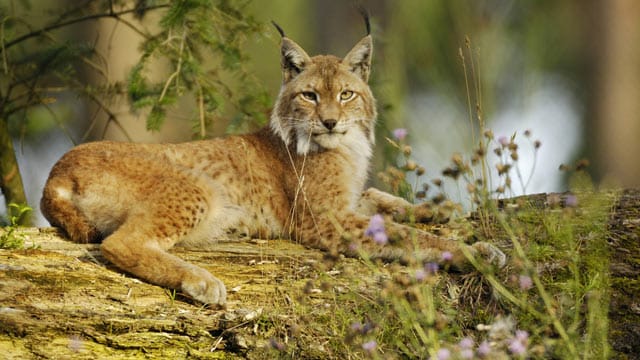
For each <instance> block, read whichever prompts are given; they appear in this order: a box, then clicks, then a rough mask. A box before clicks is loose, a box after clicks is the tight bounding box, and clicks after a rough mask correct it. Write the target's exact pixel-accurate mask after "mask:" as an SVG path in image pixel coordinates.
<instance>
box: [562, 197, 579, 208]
mask: <svg viewBox="0 0 640 360" xmlns="http://www.w3.org/2000/svg"><path fill="white" fill-rule="evenodd" d="M564 204H565V206H567V207H576V206H578V198H577V197H576V196H575V195H567V197H566V198H565V199H564Z"/></svg>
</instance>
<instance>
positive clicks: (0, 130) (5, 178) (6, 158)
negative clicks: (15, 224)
mask: <svg viewBox="0 0 640 360" xmlns="http://www.w3.org/2000/svg"><path fill="white" fill-rule="evenodd" d="M0 190H2V194H3V195H4V200H5V203H6V204H7V214H8V215H9V216H11V209H10V208H9V207H8V205H9V204H12V203H13V204H18V205H26V204H27V196H26V195H25V192H24V185H23V184H22V176H21V175H20V168H19V167H18V160H17V159H16V154H15V150H14V148H13V140H12V139H11V136H10V135H9V126H8V124H7V120H6V119H4V118H0ZM19 221H20V223H19V225H28V224H29V222H30V219H29V217H28V216H25V217H22V218H21V219H20V220H19Z"/></svg>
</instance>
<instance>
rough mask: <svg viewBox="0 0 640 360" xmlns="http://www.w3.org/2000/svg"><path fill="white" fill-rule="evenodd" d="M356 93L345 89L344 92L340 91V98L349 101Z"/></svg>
mask: <svg viewBox="0 0 640 360" xmlns="http://www.w3.org/2000/svg"><path fill="white" fill-rule="evenodd" d="M354 95H355V93H354V92H353V91H351V90H345V91H343V92H341V93H340V100H341V101H348V100H351V99H352V98H353V96H354Z"/></svg>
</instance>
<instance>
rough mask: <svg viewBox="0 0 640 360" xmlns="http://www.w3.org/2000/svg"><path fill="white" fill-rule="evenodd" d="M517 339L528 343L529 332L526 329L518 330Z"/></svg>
mask: <svg viewBox="0 0 640 360" xmlns="http://www.w3.org/2000/svg"><path fill="white" fill-rule="evenodd" d="M516 339H518V340H519V341H520V342H522V343H525V344H526V343H527V342H529V333H528V332H526V331H525V330H516Z"/></svg>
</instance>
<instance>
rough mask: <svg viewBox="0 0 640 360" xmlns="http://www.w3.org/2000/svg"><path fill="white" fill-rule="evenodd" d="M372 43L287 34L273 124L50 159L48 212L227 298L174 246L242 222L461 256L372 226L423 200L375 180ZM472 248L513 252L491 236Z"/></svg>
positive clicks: (202, 295)
mask: <svg viewBox="0 0 640 360" xmlns="http://www.w3.org/2000/svg"><path fill="white" fill-rule="evenodd" d="M371 50H372V43H371V37H370V36H366V37H365V38H363V39H362V40H361V41H360V42H359V43H358V44H357V45H356V46H355V47H354V48H353V49H352V50H351V52H350V53H349V54H348V55H347V56H346V57H345V58H344V59H343V60H341V59H339V58H336V57H334V56H324V55H320V56H315V57H313V58H311V57H309V56H308V55H307V54H306V53H305V52H304V50H302V48H300V47H299V46H298V45H297V44H295V43H294V42H293V41H291V40H290V39H288V38H286V37H284V38H283V43H282V68H283V75H284V81H283V85H282V88H281V90H280V94H279V96H278V99H277V101H276V104H275V106H274V110H273V114H272V118H271V123H270V126H268V127H266V128H264V129H262V130H260V131H258V132H256V133H253V134H248V135H242V136H230V137H226V138H218V139H213V140H207V141H197V142H188V143H183V144H161V145H160V144H131V143H115V142H95V143H89V144H84V145H80V146H78V147H76V148H74V149H72V150H71V151H69V152H68V153H67V154H65V155H64V156H63V157H62V159H60V160H59V161H58V163H56V165H55V166H54V167H53V169H52V170H51V174H50V176H49V179H48V181H47V184H46V186H45V189H44V194H43V198H42V203H41V207H42V211H43V213H44V214H45V216H46V218H47V219H48V220H49V221H50V222H51V224H52V225H54V226H59V227H61V228H63V229H64V230H65V231H66V232H67V233H68V235H69V237H70V238H71V239H72V240H73V241H77V242H98V241H102V245H101V249H102V252H103V253H104V255H105V257H106V258H107V259H108V260H110V261H111V262H112V263H113V264H115V265H117V266H118V267H119V268H121V269H122V270H124V271H126V272H129V273H131V274H133V275H135V276H138V277H140V278H142V279H144V280H147V281H149V282H151V283H154V284H158V285H161V286H166V287H170V288H174V289H180V290H182V291H184V292H185V293H187V294H188V295H190V296H192V297H193V298H194V299H197V300H199V301H202V302H204V303H209V304H220V305H222V304H224V303H225V301H226V291H225V286H224V284H223V283H222V282H221V281H220V280H218V279H217V278H215V277H214V276H213V275H211V274H210V273H209V272H207V271H206V270H204V269H202V268H199V267H197V266H194V265H192V264H189V263H187V262H185V261H183V260H181V259H179V258H177V257H175V256H173V255H171V254H169V253H167V251H166V250H167V249H169V248H171V247H172V246H174V245H175V244H177V243H181V244H184V245H187V246H200V247H207V246H215V241H216V240H217V239H220V238H222V237H225V236H226V235H228V234H230V233H242V234H246V235H249V236H252V237H260V238H273V237H288V238H291V239H294V240H297V241H300V242H301V243H302V244H305V245H307V246H310V247H314V248H318V249H322V250H325V251H328V252H330V253H332V254H338V253H342V254H346V255H350V256H356V255H357V254H358V252H359V251H360V250H364V251H366V252H368V253H370V254H372V255H373V256H376V257H380V258H383V259H385V260H394V259H399V258H403V257H408V256H407V255H409V253H410V252H413V250H414V249H415V246H416V245H417V246H418V248H419V249H421V250H420V251H419V254H417V255H418V256H419V257H420V258H422V259H424V260H438V259H439V258H440V255H441V254H442V252H443V251H450V252H451V253H452V254H453V257H454V259H453V263H454V265H457V266H462V265H463V263H464V262H465V258H464V256H463V255H462V253H461V249H460V245H458V244H457V243H455V242H452V241H448V240H444V239H440V238H438V237H435V236H433V235H430V234H428V233H426V232H421V231H415V230H413V229H411V228H409V227H407V226H404V225H400V224H397V223H393V222H387V224H386V229H387V232H388V234H389V237H390V243H389V244H388V245H386V246H381V245H377V244H375V243H373V241H372V239H371V238H369V237H367V236H365V234H364V233H365V229H366V228H367V226H368V224H369V216H370V215H372V214H374V213H384V214H398V213H403V212H404V213H406V212H414V213H416V214H418V215H420V214H421V213H424V211H423V210H424V209H423V208H421V207H414V206H413V205H411V204H409V203H407V202H406V201H404V200H402V199H400V198H397V197H394V196H392V195H390V194H386V193H383V192H381V191H379V190H375V189H369V190H367V191H366V192H364V193H362V190H363V188H364V185H365V182H366V178H367V172H368V168H369V160H370V158H371V154H372V147H373V142H374V126H375V118H376V108H375V100H374V98H373V95H372V94H371V91H370V89H369V86H368V85H367V80H368V76H369V69H370V61H371ZM419 217H420V216H419ZM469 249H470V250H471V251H472V252H474V253H475V252H477V251H480V252H481V253H483V254H484V255H486V256H488V257H491V258H494V259H497V261H498V262H499V263H504V256H503V255H502V254H501V253H500V252H499V251H498V250H497V249H495V248H493V247H491V246H489V245H487V244H478V245H475V246H474V247H473V248H469Z"/></svg>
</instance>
